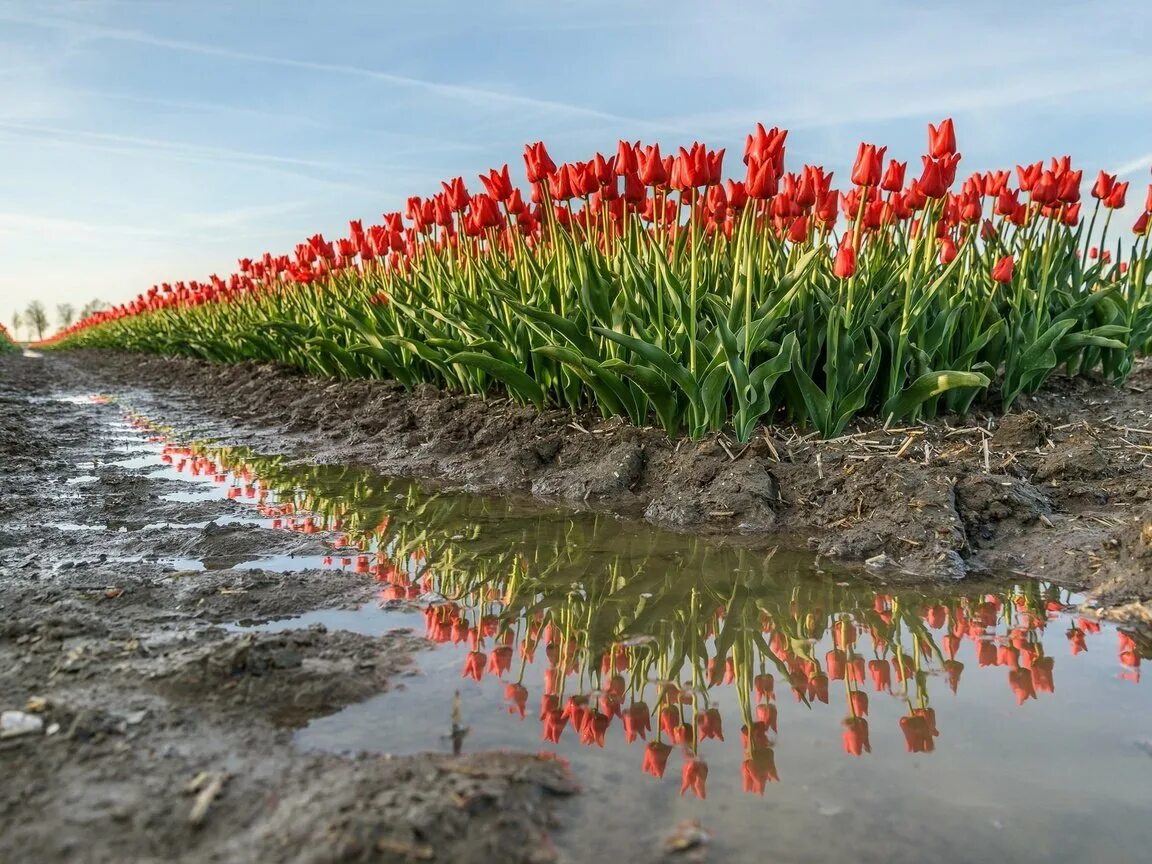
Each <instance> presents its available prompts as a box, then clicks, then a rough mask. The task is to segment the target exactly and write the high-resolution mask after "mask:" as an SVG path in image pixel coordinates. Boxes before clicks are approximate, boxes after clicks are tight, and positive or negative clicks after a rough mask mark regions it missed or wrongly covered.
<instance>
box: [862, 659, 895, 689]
mask: <svg viewBox="0 0 1152 864" xmlns="http://www.w3.org/2000/svg"><path fill="white" fill-rule="evenodd" d="M868 671H869V672H870V673H871V674H872V686H873V687H875V688H876V692H877V693H879V692H880V691H881V690H890V689H891V688H892V671H891V670H890V669H889V668H888V664H887V663H885V662H884V661H883V660H869V661H868Z"/></svg>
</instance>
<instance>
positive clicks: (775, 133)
mask: <svg viewBox="0 0 1152 864" xmlns="http://www.w3.org/2000/svg"><path fill="white" fill-rule="evenodd" d="M787 137H788V130H787V129H784V130H783V131H781V130H780V129H777V128H776V127H775V126H773V127H772V128H771V129H770V130H768V131H765V130H764V125H763V124H762V123H757V124H756V131H755V132H754V133H753V134H751V135H749V136H748V140H747V143H746V144H745V147H744V164H745V165H749V164H751V163H752V162H759V163H771V164H772V165H775V166H776V170H777V172H779V171H780V168H781V166H782V165H783V162H784V141H785V139H787Z"/></svg>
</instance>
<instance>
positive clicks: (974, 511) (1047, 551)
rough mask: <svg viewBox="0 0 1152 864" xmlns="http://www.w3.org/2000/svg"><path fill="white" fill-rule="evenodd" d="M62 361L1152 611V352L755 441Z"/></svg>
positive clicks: (473, 485)
mask: <svg viewBox="0 0 1152 864" xmlns="http://www.w3.org/2000/svg"><path fill="white" fill-rule="evenodd" d="M50 362H51V364H52V365H53V368H59V369H61V370H63V369H65V368H69V367H70V368H73V369H81V368H82V369H84V370H86V372H87V373H88V374H90V375H92V376H93V377H94V378H95V379H96V380H99V381H102V382H106V384H107V386H108V387H114V388H117V389H119V390H125V389H130V390H134V391H135V392H134V393H133V398H134V399H135V400H136V402H138V403H140V405H141V407H142V408H144V409H146V410H147V412H148V414H149V415H150V416H152V417H155V418H157V419H160V420H166V421H168V422H172V423H174V424H177V425H180V424H185V425H186V424H187V423H188V422H190V421H191V420H192V419H193V418H194V419H195V420H196V421H197V422H199V423H203V422H204V420H205V417H211V418H215V420H216V422H215V423H214V424H213V425H212V426H211V427H210V431H211V432H212V433H213V434H216V435H223V436H225V437H228V438H231V439H233V440H235V439H236V438H237V437H238V436H240V437H241V438H242V439H243V441H244V443H248V444H252V445H254V446H257V447H259V448H262V449H267V450H271V451H276V452H288V453H293V454H296V455H298V456H299V457H300V458H302V459H309V460H315V461H322V462H325V461H326V462H357V463H362V464H367V465H371V466H373V467H376V468H378V469H379V470H380V471H381V472H384V473H387V474H396V475H404V476H415V477H423V478H429V479H433V480H436V481H439V482H440V483H442V484H444V485H445V486H448V487H451V488H459V489H464V490H468V491H477V492H498V493H510V492H529V493H531V494H532V495H535V496H537V497H540V498H544V499H547V500H551V501H555V502H560V503H563V504H566V505H569V506H573V507H593V508H601V509H607V510H611V511H614V512H617V513H621V514H625V515H629V516H634V517H638V518H644V519H646V520H648V521H650V522H652V523H654V524H657V525H660V526H663V527H667V528H672V529H676V530H682V531H692V532H701V533H710V532H711V533H721V534H729V535H730V534H733V533H743V534H748V535H752V536H756V537H763V538H765V539H768V540H771V541H772V542H776V541H779V540H784V541H785V542H794V543H795V542H799V543H807V544H808V545H809V546H811V547H812V548H814V549H815V550H817V551H818V552H819V553H821V554H823V555H827V556H829V557H833V558H837V559H841V560H846V561H854V562H868V564H867V567H866V570H865V572H867V573H872V574H875V575H877V576H878V577H879V578H883V579H884V580H886V581H893V580H896V579H907V580H913V581H916V580H923V579H925V578H928V579H934V578H964V577H966V576H972V575H976V574H980V575H989V574H996V573H1005V574H1007V575H1017V576H1018V575H1026V576H1036V577H1041V578H1045V579H1050V580H1053V581H1056V582H1059V583H1061V584H1064V585H1068V586H1071V587H1075V588H1080V589H1085V590H1088V591H1089V592H1090V594H1089V599H1090V600H1091V601H1092V602H1093V604H1095V605H1099V606H1100V607H1102V608H1103V609H1104V610H1111V612H1112V614H1115V615H1118V616H1121V617H1128V618H1131V617H1148V610H1147V609H1146V608H1141V607H1140V606H1139V605H1132V604H1134V603H1137V601H1143V600H1148V599H1149V598H1150V597H1152V392H1149V391H1152V363H1147V362H1146V363H1144V364H1143V365H1141V366H1140V367H1139V368H1138V369H1137V371H1136V372H1135V374H1133V375H1132V377H1131V378H1130V379H1129V381H1128V382H1127V384H1126V385H1125V386H1123V387H1120V388H1117V387H1113V386H1111V385H1109V384H1107V383H1104V382H1101V381H1093V380H1090V379H1083V378H1081V379H1067V378H1060V377H1057V378H1056V379H1054V380H1053V381H1052V382H1051V384H1050V386H1048V388H1047V389H1046V390H1045V391H1044V392H1043V393H1042V394H1040V395H1037V396H1034V397H1028V396H1024V397H1021V399H1020V401H1019V403H1018V404H1017V406H1016V407H1015V408H1014V410H1013V412H1012V413H1011V414H1009V415H1008V416H1005V417H1000V416H998V415H996V414H994V413H988V414H982V413H979V412H977V413H975V414H973V415H972V416H970V417H968V418H965V419H963V420H960V419H957V418H944V419H942V420H940V421H937V422H933V423H930V424H918V425H915V426H905V427H899V428H892V429H888V430H885V429H884V428H882V426H881V425H880V424H879V423H876V422H862V423H860V424H858V425H857V426H855V427H850V428H849V430H848V431H847V432H846V434H845V435H843V436H842V437H840V438H838V439H836V440H834V441H825V442H822V441H818V440H816V436H815V435H813V434H808V433H806V432H805V431H803V430H797V429H793V428H787V427H771V428H767V429H764V430H762V431H761V434H758V435H757V436H756V437H755V438H754V439H753V441H752V442H751V443H750V444H748V445H740V444H737V443H736V442H734V441H732V440H730V439H726V438H725V437H724V436H721V435H717V436H713V437H710V438H708V439H707V440H704V441H700V442H692V441H687V440H680V441H670V440H669V439H668V437H667V436H666V435H664V434H663V433H662V432H661V431H659V430H655V429H637V428H634V427H631V426H629V425H627V424H624V423H620V422H618V421H599V420H597V419H596V418H591V417H583V418H577V419H575V420H574V419H573V418H572V417H571V416H570V415H568V414H566V413H563V412H548V413H544V414H540V413H538V412H536V411H534V410H531V409H526V408H521V407H518V406H516V405H514V404H511V403H509V402H506V401H491V400H490V401H485V400H482V399H479V398H474V397H461V396H452V395H446V394H444V393H442V392H440V391H437V390H435V389H433V388H426V389H423V390H420V391H418V392H416V393H413V394H409V393H406V392H404V391H403V390H402V389H400V388H399V387H397V386H395V385H393V384H390V383H388V382H372V381H346V382H332V381H327V380H314V379H309V378H307V377H305V376H302V375H300V374H299V373H297V372H296V371H294V370H291V369H286V368H283V367H277V366H273V365H268V364H242V365H239V366H221V365H214V364H209V363H203V362H199V361H194V360H189V359H185V358H165V357H155V356H140V355H131V354H122V353H113V352H83V353H78V354H77V353H74V354H66V355H63V356H56V357H52V358H51V360H50ZM61 374H67V373H65V372H62V373H61Z"/></svg>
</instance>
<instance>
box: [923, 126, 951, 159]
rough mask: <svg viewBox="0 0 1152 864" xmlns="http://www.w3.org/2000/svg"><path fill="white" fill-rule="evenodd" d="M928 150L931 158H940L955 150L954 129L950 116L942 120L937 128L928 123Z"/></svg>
mask: <svg viewBox="0 0 1152 864" xmlns="http://www.w3.org/2000/svg"><path fill="white" fill-rule="evenodd" d="M928 152H929V153H930V154H931V156H932V158H933V159H942V158H943V157H944V156H947V155H950V154H952V153H955V152H956V130H955V128H954V127H953V124H952V118H951V117H949V118H947V119H946V120H944V121H942V122H941V123H940V126H939V128H937V127H935V126H933V125H932V124H931V123H929V124H928Z"/></svg>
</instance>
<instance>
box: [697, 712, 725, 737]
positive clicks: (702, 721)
mask: <svg viewBox="0 0 1152 864" xmlns="http://www.w3.org/2000/svg"><path fill="white" fill-rule="evenodd" d="M696 725H697V726H698V727H699V729H700V738H701V739H704V738H719V739H720V740H721V741H723V740H724V728H723V724H722V723H721V720H720V709H718V708H708V709H707V710H705V711H703V712H701V713H700V714H699V716H697V718H696Z"/></svg>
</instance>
